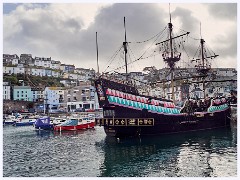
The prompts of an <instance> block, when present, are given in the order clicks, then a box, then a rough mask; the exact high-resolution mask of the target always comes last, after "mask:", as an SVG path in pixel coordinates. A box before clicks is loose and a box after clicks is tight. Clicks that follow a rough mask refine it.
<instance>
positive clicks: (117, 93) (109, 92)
mask: <svg viewBox="0 0 240 180" xmlns="http://www.w3.org/2000/svg"><path fill="white" fill-rule="evenodd" d="M106 94H107V95H109V96H113V97H119V98H122V99H126V100H130V101H135V102H141V103H144V104H151V105H155V106H162V107H166V108H175V104H174V103H173V102H167V101H160V100H156V99H150V98H146V97H143V96H136V95H133V94H129V93H124V92H121V91H118V90H114V89H110V88H108V89H107V90H106Z"/></svg>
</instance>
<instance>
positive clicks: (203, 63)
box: [192, 23, 218, 99]
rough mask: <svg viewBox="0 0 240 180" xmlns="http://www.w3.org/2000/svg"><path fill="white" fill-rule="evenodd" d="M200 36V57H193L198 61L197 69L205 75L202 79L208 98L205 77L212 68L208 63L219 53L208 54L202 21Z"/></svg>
mask: <svg viewBox="0 0 240 180" xmlns="http://www.w3.org/2000/svg"><path fill="white" fill-rule="evenodd" d="M200 36H201V39H200V47H201V48H200V53H199V55H200V57H199V58H197V59H193V60H192V62H193V61H196V62H198V65H197V71H198V72H199V73H200V74H201V75H203V81H202V83H203V97H204V99H205V98H206V94H205V79H206V77H207V74H208V72H209V70H210V69H211V66H210V64H208V58H211V59H212V58H216V57H217V56H218V55H216V54H215V53H214V55H210V56H207V54H206V50H205V47H204V46H205V45H204V43H205V41H204V39H203V38H202V34H201V23H200ZM204 52H205V53H204Z"/></svg>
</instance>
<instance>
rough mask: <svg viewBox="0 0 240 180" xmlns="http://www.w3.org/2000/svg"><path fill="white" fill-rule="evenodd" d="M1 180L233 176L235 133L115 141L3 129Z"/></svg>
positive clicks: (89, 134) (85, 133) (96, 134)
mask: <svg viewBox="0 0 240 180" xmlns="http://www.w3.org/2000/svg"><path fill="white" fill-rule="evenodd" d="M3 176H4V177H236V176H237V128H236V124H232V125H231V127H229V128H221V129H215V130H207V131H201V132H190V133H184V134H172V135H163V136H161V137H146V138H131V139H120V140H118V139H115V138H108V137H106V135H105V133H104V130H103V128H102V127H95V129H91V130H82V131H71V132H61V133H60V132H50V131H36V130H34V129H33V127H32V126H29V127H13V126H4V127H3Z"/></svg>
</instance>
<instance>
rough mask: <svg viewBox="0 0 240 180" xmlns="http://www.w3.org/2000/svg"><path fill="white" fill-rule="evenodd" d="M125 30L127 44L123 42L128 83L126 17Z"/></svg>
mask: <svg viewBox="0 0 240 180" xmlns="http://www.w3.org/2000/svg"><path fill="white" fill-rule="evenodd" d="M124 29H125V42H123V47H124V54H125V68H126V81H127V82H128V70H127V33H126V24H125V17H124Z"/></svg>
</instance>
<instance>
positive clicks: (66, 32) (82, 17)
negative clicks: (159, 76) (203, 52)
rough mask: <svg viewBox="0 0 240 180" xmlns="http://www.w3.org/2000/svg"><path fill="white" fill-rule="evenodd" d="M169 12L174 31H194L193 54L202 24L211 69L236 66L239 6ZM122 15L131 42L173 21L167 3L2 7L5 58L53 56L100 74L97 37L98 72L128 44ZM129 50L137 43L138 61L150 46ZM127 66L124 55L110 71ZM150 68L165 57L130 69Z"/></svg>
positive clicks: (193, 7) (203, 6) (194, 5)
mask: <svg viewBox="0 0 240 180" xmlns="http://www.w3.org/2000/svg"><path fill="white" fill-rule="evenodd" d="M170 12H171V17H172V23H173V25H174V30H176V31H178V30H179V29H183V30H185V31H189V32H190V37H191V38H188V40H187V41H188V42H189V43H191V44H190V47H191V49H194V48H197V47H198V45H197V44H199V42H200V41H199V40H195V41H193V39H194V38H195V39H199V38H200V22H201V36H202V38H203V39H204V40H205V41H206V45H207V47H208V48H209V49H211V50H213V51H214V52H215V53H216V54H218V55H219V57H218V58H216V59H215V60H214V61H213V63H212V66H213V67H222V68H223V67H232V68H236V67H237V4H236V3H226V4H225V3H224V4H223V3H205V4H204V3H202V4H199V3H192V4H190V3H185V4H183V3H182V4H176V3H172V4H171V8H170ZM124 16H125V17H126V31H127V41H130V42H137V41H144V40H147V39H150V38H151V37H153V36H155V35H156V34H157V33H159V32H161V31H162V30H163V29H164V28H165V26H166V25H167V23H168V22H169V4H168V3H159V4H156V3H155V4H154V3H126V4H125V3H102V4H100V3H90V4H86V3H67V4H63V3H44V4H30V3H24V4H14V3H4V4H3V53H4V54H17V55H19V56H20V54H24V53H25V54H32V55H33V57H35V56H37V57H51V58H52V59H53V60H59V61H61V62H62V63H65V64H74V65H75V66H76V67H82V68H94V69H95V70H97V65H96V64H97V63H96V61H97V60H96V59H97V58H96V32H98V49H99V65H100V71H104V70H106V67H107V66H108V65H109V63H108V62H111V59H112V58H111V57H113V56H114V54H115V52H116V51H117V50H118V49H119V47H120V46H121V45H122V42H123V41H124V24H123V18H124ZM151 43H152V42H151ZM131 45H133V46H134V43H131V44H129V46H130V48H131V49H130V50H129V54H130V51H131V53H132V54H133V55H134V56H133V57H132V60H134V59H136V58H139V57H140V56H141V55H142V53H143V52H145V50H146V49H148V47H149V44H144V45H143V46H140V44H135V47H131ZM144 48H145V49H144ZM151 48H153V47H152V46H151ZM151 48H150V49H151ZM154 48H156V47H154ZM134 51H136V52H134ZM146 56H147V53H146ZM183 58H186V57H184V56H183ZM118 61H119V62H118ZM123 63H124V61H123V54H120V56H119V57H116V59H115V60H114V61H113V62H112V63H111V64H110V66H109V68H108V69H107V70H112V69H114V68H115V67H117V66H121V65H122V64H123ZM152 65H154V66H156V67H157V68H158V69H159V68H163V67H165V64H164V63H163V60H162V58H161V56H157V55H156V56H153V57H151V58H147V59H143V60H140V61H138V62H137V63H136V64H135V65H131V66H130V71H141V70H142V69H143V67H145V66H152ZM113 66H114V67H113Z"/></svg>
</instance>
